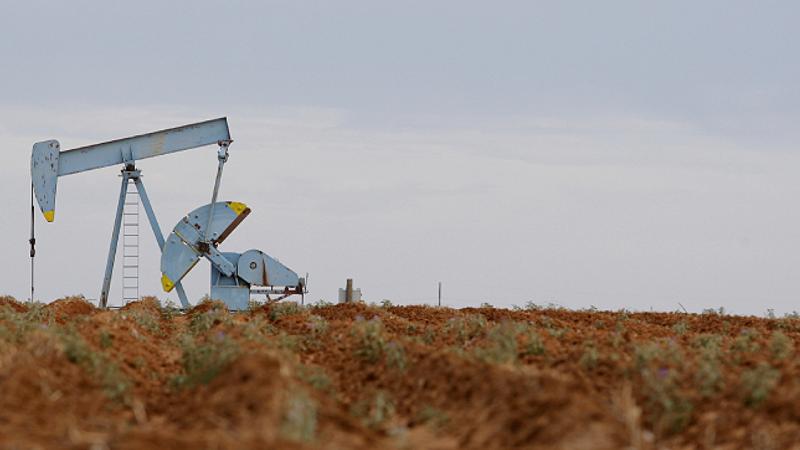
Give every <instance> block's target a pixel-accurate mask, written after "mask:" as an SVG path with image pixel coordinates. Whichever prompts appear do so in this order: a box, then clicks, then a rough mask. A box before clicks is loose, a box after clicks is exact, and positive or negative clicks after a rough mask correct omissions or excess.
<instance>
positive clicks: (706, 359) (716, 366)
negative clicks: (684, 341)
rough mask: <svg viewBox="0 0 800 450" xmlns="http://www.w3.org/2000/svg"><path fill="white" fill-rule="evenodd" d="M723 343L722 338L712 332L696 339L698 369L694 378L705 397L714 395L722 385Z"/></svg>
mask: <svg viewBox="0 0 800 450" xmlns="http://www.w3.org/2000/svg"><path fill="white" fill-rule="evenodd" d="M721 343H722V338H721V337H720V336H717V335H712V334H704V335H700V336H698V337H697V338H696V339H695V341H694V346H695V349H696V352H697V371H696V372H695V374H694V380H695V384H696V385H697V389H698V391H700V395H702V396H703V397H704V398H708V397H710V396H712V395H714V394H715V393H716V392H718V391H719V389H720V388H721V387H722V383H723V377H722V372H721V370H720V357H721V349H720V347H721Z"/></svg>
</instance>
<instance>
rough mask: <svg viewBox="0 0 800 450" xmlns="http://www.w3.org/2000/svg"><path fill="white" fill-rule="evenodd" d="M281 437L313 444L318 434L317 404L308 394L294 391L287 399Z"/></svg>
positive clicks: (299, 390) (298, 390)
mask: <svg viewBox="0 0 800 450" xmlns="http://www.w3.org/2000/svg"><path fill="white" fill-rule="evenodd" d="M280 432H281V435H282V436H283V437H284V438H286V439H289V440H291V441H295V442H313V441H314V439H315V438H316V433H317V404H316V402H315V401H314V399H313V398H311V397H310V396H309V395H308V393H306V392H305V391H303V390H301V389H293V390H292V391H291V392H290V393H289V394H288V398H287V399H286V405H285V411H284V414H283V420H282V422H281V429H280Z"/></svg>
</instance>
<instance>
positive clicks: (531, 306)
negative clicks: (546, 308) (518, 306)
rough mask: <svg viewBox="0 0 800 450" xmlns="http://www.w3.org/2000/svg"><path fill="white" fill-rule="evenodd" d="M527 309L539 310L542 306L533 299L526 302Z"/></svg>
mask: <svg viewBox="0 0 800 450" xmlns="http://www.w3.org/2000/svg"><path fill="white" fill-rule="evenodd" d="M525 309H526V310H528V311H539V310H541V309H542V307H541V306H539V305H537V304H536V303H534V302H533V300H528V301H527V302H525Z"/></svg>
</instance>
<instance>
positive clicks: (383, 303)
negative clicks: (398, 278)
mask: <svg viewBox="0 0 800 450" xmlns="http://www.w3.org/2000/svg"><path fill="white" fill-rule="evenodd" d="M392 306H394V305H393V304H392V301H391V300H389V299H383V300H381V308H387V309H388V308H391V307H392Z"/></svg>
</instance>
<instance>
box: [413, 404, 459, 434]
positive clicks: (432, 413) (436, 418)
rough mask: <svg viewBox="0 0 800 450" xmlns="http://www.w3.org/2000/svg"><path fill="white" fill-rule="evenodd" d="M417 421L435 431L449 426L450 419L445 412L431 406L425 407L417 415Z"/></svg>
mask: <svg viewBox="0 0 800 450" xmlns="http://www.w3.org/2000/svg"><path fill="white" fill-rule="evenodd" d="M415 421H416V422H418V423H423V424H425V425H428V426H430V427H432V428H434V429H439V428H442V427H443V426H445V425H447V422H449V421H450V418H449V417H448V416H447V413H445V412H444V411H441V410H438V409H436V408H434V407H433V406H430V405H424V406H423V407H422V408H421V409H420V410H419V412H418V413H417V414H416V417H415Z"/></svg>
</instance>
